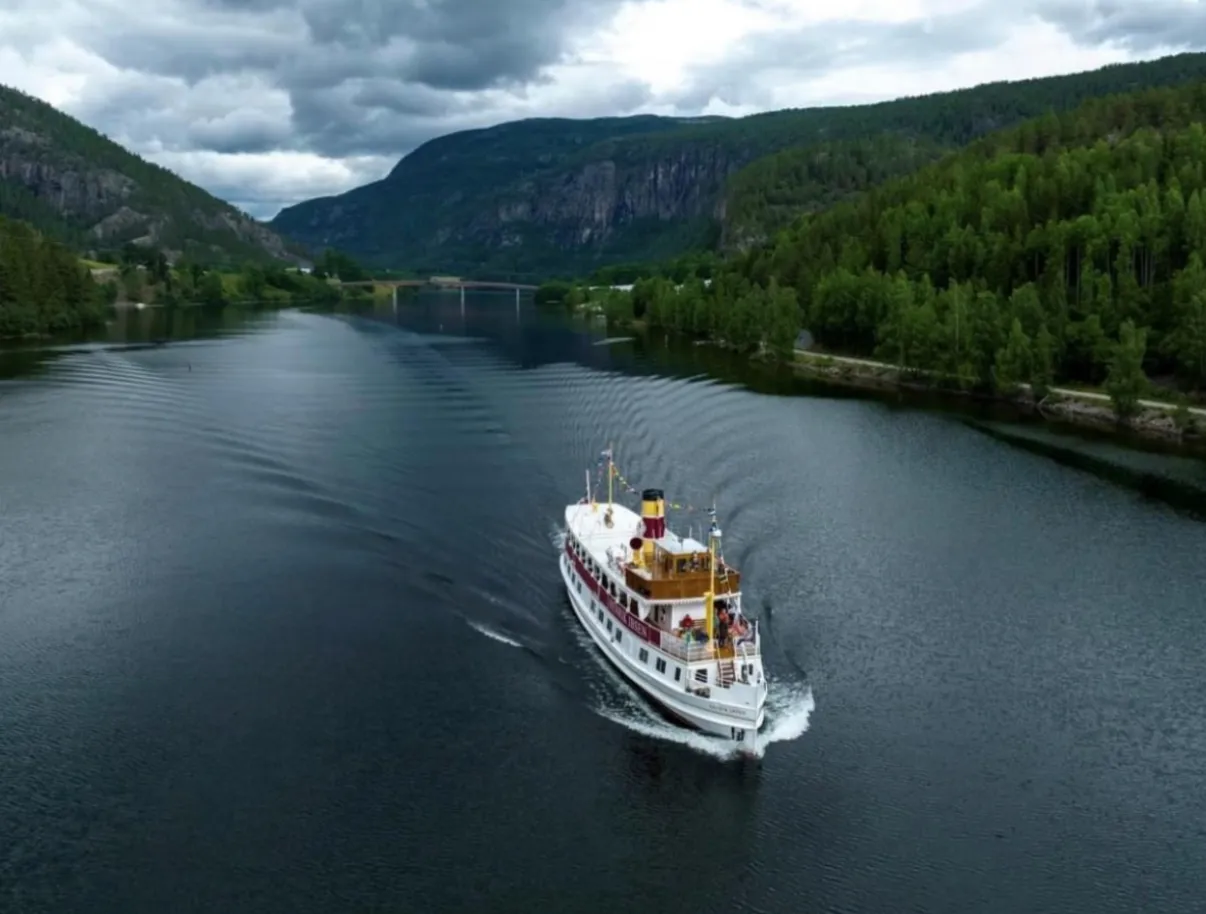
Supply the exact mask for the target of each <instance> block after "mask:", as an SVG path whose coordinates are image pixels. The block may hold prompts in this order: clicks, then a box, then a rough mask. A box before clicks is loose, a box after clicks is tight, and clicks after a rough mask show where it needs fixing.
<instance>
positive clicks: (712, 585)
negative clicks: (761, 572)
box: [704, 499, 720, 644]
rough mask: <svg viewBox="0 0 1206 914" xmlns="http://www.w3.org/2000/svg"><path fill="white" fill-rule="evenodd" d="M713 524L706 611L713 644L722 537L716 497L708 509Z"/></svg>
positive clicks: (709, 531)
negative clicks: (719, 544)
mask: <svg viewBox="0 0 1206 914" xmlns="http://www.w3.org/2000/svg"><path fill="white" fill-rule="evenodd" d="M708 515H709V516H710V517H711V518H712V525H711V527H709V528H708V592H707V593H706V594H705V595H704V598H705V600H706V603H705V608H706V612H705V613H704V615H705V617H706V618H707V623H708V644H712V641H713V637H714V634H713V633H714V630H715V628H716V541H717V540H718V539H720V527H719V526H717V524H716V499H712V507H711V508H710V509H709V510H708Z"/></svg>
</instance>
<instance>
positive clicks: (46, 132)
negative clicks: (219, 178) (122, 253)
mask: <svg viewBox="0 0 1206 914" xmlns="http://www.w3.org/2000/svg"><path fill="white" fill-rule="evenodd" d="M0 215H2V216H9V217H11V218H15V219H21V220H24V221H27V222H29V223H31V224H32V225H33V226H34V227H36V228H37V229H39V230H40V231H42V232H43V233H45V234H47V235H49V236H50V237H53V238H56V239H58V240H60V241H63V242H66V243H68V244H70V245H71V246H72V247H75V248H77V249H80V250H97V249H115V248H119V247H121V246H122V245H123V244H124V243H125V242H127V241H134V242H145V243H152V244H154V245H156V246H157V247H159V248H161V249H164V250H166V251H172V252H179V253H184V254H188V255H190V256H192V257H194V258H196V259H199V260H203V261H231V260H233V261H245V260H259V261H266V260H292V259H295V258H294V256H293V255H292V254H290V252H289V251H288V250H287V249H286V245H285V242H284V241H283V240H282V239H281V237H280V236H279V235H277V234H276V233H275V232H273V231H272V230H271V229H269V228H268V227H266V226H265V225H263V224H262V223H260V222H257V221H255V220H254V219H252V218H250V217H249V216H247V215H245V214H243V213H241V212H239V211H238V210H237V209H235V208H234V207H233V206H231V205H229V204H227V203H224V202H223V201H221V200H219V199H217V198H216V197H214V196H211V195H210V194H208V193H206V192H205V191H203V190H202V189H201V188H199V187H197V186H196V185H194V184H190V183H188V182H187V181H185V180H184V179H182V178H179V177H177V176H176V175H174V174H172V173H171V172H170V171H168V170H167V169H165V168H161V167H159V166H158V165H153V164H151V163H150V162H147V161H145V160H144V159H141V158H139V157H138V156H136V155H134V154H133V153H131V152H129V151H128V150H126V149H123V148H122V147H121V146H119V145H118V144H117V143H114V142H113V141H112V140H109V139H108V138H106V137H105V136H103V135H102V134H100V133H98V132H97V131H95V130H93V129H92V128H91V127H87V126H85V125H84V124H82V123H80V122H79V121H77V120H75V119H74V118H72V117H69V116H68V115H66V114H63V113H62V112H61V111H58V110H57V109H55V108H54V107H52V106H51V105H48V104H47V103H45V102H43V101H39V100H38V99H36V98H33V97H31V96H28V95H25V94H24V93H22V92H18V91H17V90H15V89H10V88H7V87H4V86H0Z"/></svg>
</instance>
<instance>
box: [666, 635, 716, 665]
mask: <svg viewBox="0 0 1206 914" xmlns="http://www.w3.org/2000/svg"><path fill="white" fill-rule="evenodd" d="M699 630H700V631H702V628H700V629H699ZM658 634H659V636H660V637H659V640H660V641H661V647H662V650H663V651H665V652H666V653H667V654H669V655H670V656H671V657H677V658H678V659H679V660H683V661H685V662H687V663H694V662H695V661H697V660H709V659H711V657H712V656H713V654H714V651H713V649H712V645H711V644H710V643H709V642H707V641H695V640H688V639H686V638H683V637H681V636H679V635H676V634H673V633H672V632H667V631H662V632H659V633H658Z"/></svg>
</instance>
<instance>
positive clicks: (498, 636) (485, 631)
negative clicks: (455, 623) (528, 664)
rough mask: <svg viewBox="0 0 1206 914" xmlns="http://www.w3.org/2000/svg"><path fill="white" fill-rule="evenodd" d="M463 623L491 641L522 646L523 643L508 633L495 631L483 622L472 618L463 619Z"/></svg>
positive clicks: (510, 645)
mask: <svg viewBox="0 0 1206 914" xmlns="http://www.w3.org/2000/svg"><path fill="white" fill-rule="evenodd" d="M465 624H466V625H468V626H469V627H470V628H471V629H473V630H474V631H475V632H478V633H479V634H482V635H485V636H486V637H487V638H489V639H490V640H491V641H497V642H498V643H499V644H505V645H507V646H508V647H518V648H521V649H522V648H523V645H522V644H520V643H519V642H518V641H516V640H515V639H514V638H512V637H511V636H510V635H504V634H503V633H502V632H500V631H496V630H494V629H493V628H490V626H488V625H486V624H485V623H484V622H477V621H475V620H473V619H465Z"/></svg>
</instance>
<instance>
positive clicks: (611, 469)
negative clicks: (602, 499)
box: [607, 442, 615, 510]
mask: <svg viewBox="0 0 1206 914" xmlns="http://www.w3.org/2000/svg"><path fill="white" fill-rule="evenodd" d="M611 455H612V451H611V443H610V442H608V444H607V507H608V509H609V510H610V509H611V478H612V476H614V475H615V465H614V464H613V463H612V462H611Z"/></svg>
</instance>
